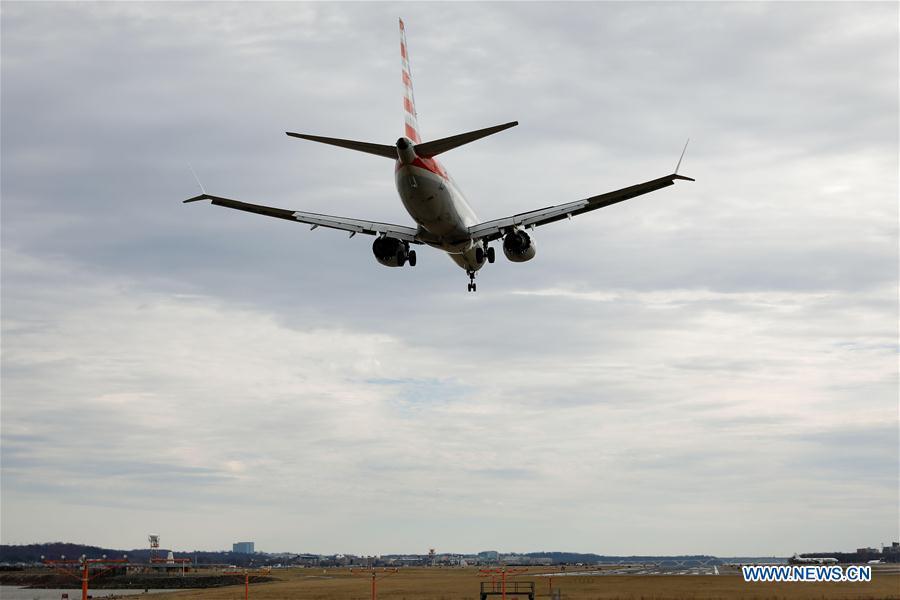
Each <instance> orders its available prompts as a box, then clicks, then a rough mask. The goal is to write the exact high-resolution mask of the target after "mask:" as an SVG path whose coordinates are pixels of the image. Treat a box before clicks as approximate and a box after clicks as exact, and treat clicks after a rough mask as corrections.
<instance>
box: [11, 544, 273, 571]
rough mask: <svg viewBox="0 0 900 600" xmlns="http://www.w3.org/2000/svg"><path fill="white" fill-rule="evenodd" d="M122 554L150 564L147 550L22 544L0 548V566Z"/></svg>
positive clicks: (215, 556) (248, 558)
mask: <svg viewBox="0 0 900 600" xmlns="http://www.w3.org/2000/svg"><path fill="white" fill-rule="evenodd" d="M125 554H127V555H128V559H129V561H133V562H150V549H149V548H140V549H133V550H120V549H115V548H100V547H98V546H85V545H83V544H68V543H63V542H52V543H47V544H26V545H21V546H13V545H8V544H3V545H0V563H6V564H16V563H29V564H33V563H39V562H41V557H42V556H43V557H45V558H48V559H59V558H62V557H63V556H65V557H66V558H67V559H76V558H79V557H80V556H81V555H84V556H86V557H87V558H101V557H103V556H104V555H105V556H106V557H107V558H122V556H123V555H125ZM173 554H174V556H175V558H189V559H191V562H192V563H193V564H226V565H235V566H239V567H246V566H251V565H262V564H264V563H266V562H267V560H266V557H264V556H258V555H253V554H235V553H234V552H209V551H199V550H198V551H195V552H174V553H173ZM154 555H155V556H157V557H159V558H166V557H167V556H168V555H169V550H167V549H163V548H161V549H159V550H157V551H156V552H155V554H154Z"/></svg>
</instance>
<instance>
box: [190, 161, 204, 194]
mask: <svg viewBox="0 0 900 600" xmlns="http://www.w3.org/2000/svg"><path fill="white" fill-rule="evenodd" d="M188 169H190V170H191V174H192V175H193V176H194V181H196V182H197V185H198V186H200V191H201V192H202V193H204V194H205V193H206V190H205V189H203V184H202V183H200V178H199V177H197V173H196V171H194V167H192V166H191V163H188Z"/></svg>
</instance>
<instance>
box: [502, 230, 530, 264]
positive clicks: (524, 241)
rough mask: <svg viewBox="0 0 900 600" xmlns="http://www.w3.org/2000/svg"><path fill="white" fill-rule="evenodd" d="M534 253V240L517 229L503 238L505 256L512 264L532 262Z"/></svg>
mask: <svg viewBox="0 0 900 600" xmlns="http://www.w3.org/2000/svg"><path fill="white" fill-rule="evenodd" d="M534 253H535V249H534V240H532V239H531V236H530V235H528V234H527V233H525V232H524V231H523V230H521V229H515V230H513V231H511V232H509V233H507V234H506V237H504V238H503V254H505V255H506V258H508V259H509V260H510V261H512V262H525V261H526V260H531V259H532V258H534Z"/></svg>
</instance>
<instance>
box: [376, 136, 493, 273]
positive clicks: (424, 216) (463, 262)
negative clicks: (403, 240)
mask: <svg viewBox="0 0 900 600" xmlns="http://www.w3.org/2000/svg"><path fill="white" fill-rule="evenodd" d="M404 141H405V142H406V143H407V144H404ZM405 145H408V146H407V147H406V148H404V146H405ZM398 148H399V150H398V153H399V155H400V157H399V158H398V159H397V162H396V165H395V170H394V181H395V183H396V185H397V193H398V194H399V195H400V200H401V201H402V202H403V206H404V208H406V212H408V213H409V216H410V217H412V218H413V220H414V221H415V222H416V223H417V224H418V226H419V229H420V231H421V239H422V241H424V242H425V243H426V244H428V245H429V246H432V247H434V248H438V249H440V250H443V251H444V252H446V253H447V254H448V255H449V256H450V258H451V259H453V262H455V263H456V264H457V265H459V266H460V267H462V268H463V269H466V270H467V271H477V270H478V269H480V268H481V267H482V265H483V264H484V263H483V261H482V263H478V261H477V260H476V256H475V244H474V243H473V242H472V239H471V236H470V235H469V227H471V226H473V225H477V224H478V222H479V221H478V217H477V216H476V215H475V211H473V210H472V207H471V206H469V203H468V202H467V201H466V199H465V196H463V194H462V192H461V191H460V189H459V187H458V186H457V185H456V183H455V182H454V181H453V178H452V177H450V174H449V173H448V172H447V171H446V169H444V167H443V166H442V165H441V164H440V163H439V162H438V161H437V160H435V159H434V158H422V157H419V156H416V155H415V153H414V152H413V151H412V148H413V144H412V142H411V141H410V140H408V139H405V138H401V140H400V141H398Z"/></svg>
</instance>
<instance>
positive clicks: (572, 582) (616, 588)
mask: <svg viewBox="0 0 900 600" xmlns="http://www.w3.org/2000/svg"><path fill="white" fill-rule="evenodd" d="M535 572H537V571H535ZM733 573H734V574H723V575H719V576H690V575H663V576H603V577H597V576H594V577H590V576H584V577H557V578H554V579H553V587H554V589H558V590H559V591H560V593H561V599H562V600H601V599H602V600H607V599H614V598H622V599H634V600H638V599H644V600H650V599H672V600H675V599H691V598H696V599H698V600H699V599H704V600H706V599H712V598H743V599H748V600H749V599H760V600H762V599H764V598H772V599H774V598H811V599H812V598H820V599H832V598H844V599H850V598H859V599H863V598H867V599H868V598H898V599H900V573H898V572H897V571H891V572H884V571H875V572H873V576H872V581H871V582H870V583H744V581H743V579H742V578H741V576H740V575H739V574H737V572H736V571H734V572H733ZM272 574H273V576H275V577H278V579H279V580H278V581H273V582H268V583H260V584H256V585H254V584H251V586H250V599H251V600H276V599H296V600H370V599H371V578H370V576H367V575H351V574H350V571H349V569H346V568H344V569H327V570H323V569H311V568H310V569H285V570H278V571H273V573H272ZM515 579H520V580H528V581H535V582H536V589H537V592H538V595H537V598H536V600H549V598H550V596H549V582H548V581H547V579H546V578H544V577H532V576H530V574H529V573H525V574H523V575H519V576H518V577H516V578H510V580H509V581H513V580H515ZM482 581H485V579H483V578H480V577H479V573H478V570H477V569H472V568H469V569H449V568H448V569H440V568H404V569H401V570H400V572H399V573H397V574H395V575H391V576H389V577H386V578H384V579H383V580H380V581H379V582H378V600H479V593H478V592H479V583H480V582H482ZM243 597H244V587H243V586H242V585H241V586H234V587H226V588H214V589H206V590H191V591H182V592H173V593H166V594H154V595H153V600H240V599H242V598H243ZM490 598H495V599H496V600H500V598H499V596H496V597H490ZM525 598H526V600H527V597H525ZM510 600H513V598H512V597H510Z"/></svg>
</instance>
